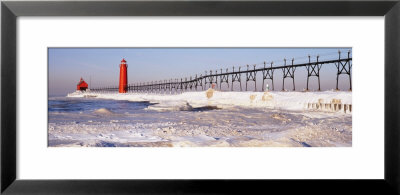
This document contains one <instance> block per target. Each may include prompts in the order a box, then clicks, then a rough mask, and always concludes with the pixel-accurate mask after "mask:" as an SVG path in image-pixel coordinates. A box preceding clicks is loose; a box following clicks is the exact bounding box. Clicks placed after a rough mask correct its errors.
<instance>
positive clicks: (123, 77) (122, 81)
mask: <svg viewBox="0 0 400 195" xmlns="http://www.w3.org/2000/svg"><path fill="white" fill-rule="evenodd" d="M127 89H128V65H127V64H126V61H125V59H122V60H121V64H120V65H119V92H120V93H126V91H127Z"/></svg>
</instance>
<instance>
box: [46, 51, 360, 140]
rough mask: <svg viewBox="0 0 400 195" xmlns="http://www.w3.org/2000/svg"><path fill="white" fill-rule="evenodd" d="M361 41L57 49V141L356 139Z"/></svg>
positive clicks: (53, 102) (53, 120) (53, 73)
mask: <svg viewBox="0 0 400 195" xmlns="http://www.w3.org/2000/svg"><path fill="white" fill-rule="evenodd" d="M352 109H353V108H352V48H350V47H343V48H337V47H332V48H330V47H328V48H318V47H316V48H298V47H296V48H251V47H249V48H79V47H77V48H73V47H65V48H51V47H50V48H48V147H351V146H352Z"/></svg>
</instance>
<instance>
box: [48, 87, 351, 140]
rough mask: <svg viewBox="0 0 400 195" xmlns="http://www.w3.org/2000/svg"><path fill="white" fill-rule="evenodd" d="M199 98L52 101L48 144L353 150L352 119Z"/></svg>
mask: <svg viewBox="0 0 400 195" xmlns="http://www.w3.org/2000/svg"><path fill="white" fill-rule="evenodd" d="M221 93H222V92H221ZM199 94H201V95H199ZM199 94H197V95H196V94H194V95H193V94H192V95H190V96H185V95H184V94H181V95H163V96H162V97H161V96H159V97H155V96H154V97H153V96H151V95H149V94H147V95H145V96H143V97H140V98H139V97H136V96H138V95H140V94H131V95H129V94H121V95H118V94H91V96H89V97H86V98H85V97H84V96H83V95H82V94H79V93H77V94H72V95H69V96H70V97H52V98H49V108H48V110H49V131H48V133H49V146H100V147H112V146H117V147H118V146H138V147H141V146H142V147H148V146H243V147H251V146H294V147H318V146H351V145H352V127H351V124H352V117H351V114H348V113H347V114H345V113H342V112H326V111H319V110H296V109H294V110H293V109H282V108H280V107H271V106H268V105H266V106H262V105H261V106H248V105H247V106H246V105H243V104H244V103H243V102H244V100H243V102H242V103H240V104H237V105H235V103H230V104H229V103H227V104H226V105H220V104H219V102H218V101H219V99H218V96H217V95H215V96H214V97H211V98H210V97H206V95H205V94H204V92H203V93H199ZM243 94H245V96H246V97H247V96H249V94H248V93H243ZM322 95H325V96H321V97H328V96H326V94H322ZM350 95H351V94H350ZM95 96H96V97H95ZM178 96H179V97H178ZM181 96H182V97H190V98H186V99H185V98H180V97H181ZM197 96H198V97H197ZM200 96H201V97H200ZM146 97H149V99H146ZM274 97H275V101H277V103H279V98H278V96H276V95H274V96H271V97H269V98H271V99H273V98H274ZM329 97H331V96H329ZM105 98H108V99H105ZM196 98H197V99H196ZM202 98H204V103H201V102H202V101H203V99H202ZM213 98H214V99H213ZM236 98H239V99H240V97H236ZM260 98H264V96H263V97H261V96H260ZM285 98H287V97H285ZM157 99H158V100H159V101H157ZM222 99H224V100H227V99H229V96H226V97H225V96H224V97H223V98H222ZM233 99H234V98H233ZM316 99H317V100H318V97H317V98H316ZM178 100H179V101H178ZM193 100H196V101H193ZM246 101H251V102H252V103H251V104H253V102H256V101H257V99H256V97H253V96H252V95H251V94H250V98H249V97H247V98H246ZM345 101H346V100H345ZM347 101H348V100H347ZM350 101H351V96H350ZM196 102H197V104H196ZM234 102H236V103H237V102H240V101H239V100H238V101H234ZM285 105H286V104H285ZM293 105H297V104H293ZM293 105H292V106H293Z"/></svg>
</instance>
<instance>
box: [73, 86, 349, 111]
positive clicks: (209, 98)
mask: <svg viewBox="0 0 400 195" xmlns="http://www.w3.org/2000/svg"><path fill="white" fill-rule="evenodd" d="M351 96H352V95H351V92H348V91H323V92H277V91H271V92H222V91H214V90H212V91H211V89H209V90H207V91H200V92H184V93H180V94H155V93H125V94H119V93H95V92H79V91H77V92H74V93H70V94H68V97H89V98H104V99H114V100H128V101H149V102H151V103H156V104H155V105H152V106H149V108H148V109H152V110H159V111H165V110H190V109H193V108H199V107H216V108H229V107H235V106H240V107H246V108H270V109H284V110H293V111H302V110H310V109H311V110H322V111H335V112H343V113H351V109H352V108H351V105H352V97H351Z"/></svg>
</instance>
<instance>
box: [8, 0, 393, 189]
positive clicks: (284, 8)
mask: <svg viewBox="0 0 400 195" xmlns="http://www.w3.org/2000/svg"><path fill="white" fill-rule="evenodd" d="M19 16H385V27H384V28H385V67H384V68H385V103H384V104H385V140H384V141H385V159H384V160H385V176H384V179H382V180H20V179H16V168H17V167H16V164H17V159H16V152H17V148H16V125H17V124H16V114H17V111H16V108H17V104H16V97H17V93H16V89H17V83H16V78H17V73H16V72H17V71H16V70H17V65H16V57H17V56H16V53H17V43H16V41H17V40H16V33H17V26H16V23H17V22H16V20H17V17H19ZM294 33H295V32H294ZM399 35H400V3H399V0H386V1H368V0H348V1H346V0H345V1H343V0H341V1H324V0H315V1H310V0H308V1H303V0H298V1H296V0H289V1H273V0H261V1H241V0H239V1H218V0H217V1H178V0H175V1H26V2H24V1H2V2H1V183H0V184H1V193H4V194H209V193H212V194H255V193H257V194H258V193H262V194H266V193H279V194H299V193H300V194H302V193H306V194H364V193H372V194H375V193H376V194H378V193H379V194H400V177H399V172H400V161H399V160H400V156H399V153H400V150H399V149H400V144H399V143H400V139H399V138H400V134H399V127H400V120H398V118H399V116H400V104H399V100H400V55H399V54H400V39H399ZM160 163H161V162H160ZM294 163H295V162H294ZM338 166H340V165H338ZM365 171H368V170H365Z"/></svg>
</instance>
